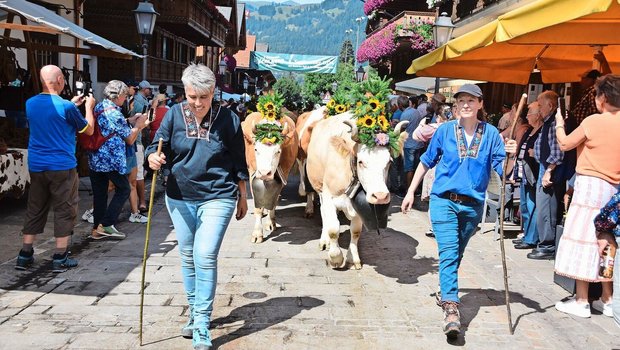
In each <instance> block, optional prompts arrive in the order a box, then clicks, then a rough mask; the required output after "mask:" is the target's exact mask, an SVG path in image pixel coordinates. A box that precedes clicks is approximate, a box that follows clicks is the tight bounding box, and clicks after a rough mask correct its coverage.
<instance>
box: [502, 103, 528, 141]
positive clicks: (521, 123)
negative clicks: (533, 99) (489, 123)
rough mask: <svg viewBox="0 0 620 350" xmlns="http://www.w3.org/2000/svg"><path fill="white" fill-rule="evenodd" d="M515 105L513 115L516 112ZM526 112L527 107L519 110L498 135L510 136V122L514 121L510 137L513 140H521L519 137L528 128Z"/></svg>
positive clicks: (505, 137)
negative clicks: (517, 114) (518, 113)
mask: <svg viewBox="0 0 620 350" xmlns="http://www.w3.org/2000/svg"><path fill="white" fill-rule="evenodd" d="M516 108H517V107H516V105H515V115H516V113H517V111H516ZM527 114H528V109H527V108H524V109H523V111H522V112H521V115H520V116H519V117H518V118H517V119H516V120H515V119H512V120H511V124H510V125H508V126H507V127H506V128H505V129H504V131H501V132H500V135H502V138H504V139H507V138H511V135H510V132H511V131H512V130H511V128H512V122H515V123H516V124H515V129H514V134H513V135H512V139H513V140H521V138H522V137H523V135H524V134H525V133H526V132H527V130H528V129H529V128H530V126H531V125H530V124H529V120H528V117H527Z"/></svg>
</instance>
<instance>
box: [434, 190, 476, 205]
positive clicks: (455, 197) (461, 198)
mask: <svg viewBox="0 0 620 350" xmlns="http://www.w3.org/2000/svg"><path fill="white" fill-rule="evenodd" d="M441 198H445V199H449V200H451V201H453V202H457V203H478V201H477V200H476V199H474V198H472V197H469V196H465V195H462V194H458V193H452V192H446V193H444V194H443V195H441Z"/></svg>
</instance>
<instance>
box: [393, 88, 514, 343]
mask: <svg viewBox="0 0 620 350" xmlns="http://www.w3.org/2000/svg"><path fill="white" fill-rule="evenodd" d="M454 98H455V99H456V106H457V112H458V115H459V116H460V118H459V120H452V121H449V122H446V123H443V124H442V125H441V126H440V127H439V128H438V129H437V131H436V132H435V135H434V136H433V138H432V140H431V143H430V145H429V146H428V149H427V151H426V152H425V153H424V154H423V155H422V157H421V158H420V164H419V165H418V168H417V169H416V171H415V174H414V176H413V181H412V182H411V186H410V187H409V190H408V191H407V195H406V196H405V198H404V199H403V203H402V206H401V209H402V211H403V212H407V211H408V210H409V209H411V207H412V205H413V202H414V192H415V190H416V188H417V187H418V185H419V184H420V182H421V181H422V179H423V178H424V175H425V174H426V172H427V171H428V169H430V168H433V167H435V166H437V168H436V170H435V182H434V183H433V188H432V190H431V199H430V208H429V211H430V217H431V224H432V227H433V231H434V232H435V236H436V239H437V247H438V249H439V286H440V289H441V292H440V293H439V294H440V296H439V294H438V304H439V305H440V306H441V307H442V308H443V311H444V327H443V330H444V333H445V334H446V335H447V336H448V337H449V338H454V337H456V336H458V335H459V334H460V328H461V323H460V314H459V310H458V306H459V297H458V291H459V290H458V268H459V265H460V263H461V259H462V258H463V252H464V251H465V247H466V246H467V242H468V241H469V239H470V238H471V236H472V235H473V234H474V232H475V231H476V227H477V226H478V223H479V222H480V220H481V219H482V215H483V209H482V208H483V204H484V196H485V192H486V189H487V185H488V184H489V178H490V175H491V168H493V169H495V171H496V172H497V173H498V174H500V175H501V174H502V162H503V160H504V158H505V157H506V152H505V150H504V143H503V140H502V138H501V136H500V134H499V132H498V131H497V129H496V128H495V127H494V126H492V125H491V124H488V123H486V122H484V121H481V120H479V116H480V115H481V113H482V106H483V102H482V91H481V90H480V88H479V87H478V86H476V85H473V84H465V85H463V86H462V87H461V88H460V89H459V90H458V92H457V93H456V94H455V95H454Z"/></svg>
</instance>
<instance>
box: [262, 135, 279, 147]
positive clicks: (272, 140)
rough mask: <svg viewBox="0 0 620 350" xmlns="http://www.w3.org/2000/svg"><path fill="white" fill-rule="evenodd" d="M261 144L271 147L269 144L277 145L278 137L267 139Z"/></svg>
mask: <svg viewBox="0 0 620 350" xmlns="http://www.w3.org/2000/svg"><path fill="white" fill-rule="evenodd" d="M261 143H263V144H266V145H269V144H274V143H276V137H275V136H273V137H265V138H263V139H262V140H261Z"/></svg>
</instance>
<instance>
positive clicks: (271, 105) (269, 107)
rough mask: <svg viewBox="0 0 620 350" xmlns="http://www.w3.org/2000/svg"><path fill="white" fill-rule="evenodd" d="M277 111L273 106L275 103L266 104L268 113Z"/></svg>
mask: <svg viewBox="0 0 620 350" xmlns="http://www.w3.org/2000/svg"><path fill="white" fill-rule="evenodd" d="M275 109H276V106H275V105H274V104H273V102H271V101H269V102H266V103H265V110H266V111H273V110H275Z"/></svg>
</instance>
